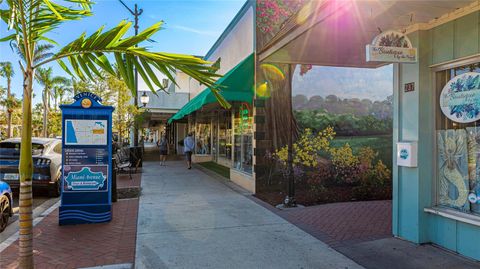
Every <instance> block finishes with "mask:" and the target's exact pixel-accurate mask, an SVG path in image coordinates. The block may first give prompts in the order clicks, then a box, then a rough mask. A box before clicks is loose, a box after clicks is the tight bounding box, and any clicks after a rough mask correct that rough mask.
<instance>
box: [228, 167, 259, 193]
mask: <svg viewBox="0 0 480 269" xmlns="http://www.w3.org/2000/svg"><path fill="white" fill-rule="evenodd" d="M230 180H231V181H232V182H233V183H235V184H237V185H239V186H241V187H242V188H244V189H246V190H248V191H250V192H252V193H255V180H254V179H253V177H252V176H250V175H247V174H245V173H242V172H239V171H237V170H235V169H233V168H230Z"/></svg>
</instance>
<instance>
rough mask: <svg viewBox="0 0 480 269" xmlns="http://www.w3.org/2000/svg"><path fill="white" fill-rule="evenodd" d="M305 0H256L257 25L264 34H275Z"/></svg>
mask: <svg viewBox="0 0 480 269" xmlns="http://www.w3.org/2000/svg"><path fill="white" fill-rule="evenodd" d="M304 2H305V0H295V1H292V0H258V1H257V27H258V29H259V30H260V32H262V33H264V34H272V35H274V34H276V33H277V32H278V31H279V30H280V29H281V28H282V27H283V24H284V23H285V21H287V19H288V18H290V16H292V15H293V14H294V13H295V12H297V11H298V9H299V8H300V7H301V6H302V4H303V3H304Z"/></svg>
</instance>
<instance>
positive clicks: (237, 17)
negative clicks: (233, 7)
mask: <svg viewBox="0 0 480 269" xmlns="http://www.w3.org/2000/svg"><path fill="white" fill-rule="evenodd" d="M254 4H255V0H247V1H246V2H245V4H243V6H242V8H241V9H240V10H239V11H238V13H237V15H235V17H234V18H233V20H232V21H231V22H230V23H229V24H228V26H227V28H225V30H224V31H223V33H222V34H221V35H220V37H219V38H218V39H217V41H215V43H214V44H213V46H212V47H211V48H210V49H209V50H208V52H207V54H205V57H204V59H208V57H210V56H212V54H213V52H214V51H215V50H216V49H217V48H218V47H219V46H220V44H221V43H222V41H223V40H225V38H226V37H227V36H228V34H230V32H231V31H232V30H233V28H234V27H235V26H236V25H237V23H238V22H239V21H240V19H241V18H242V17H243V15H245V13H246V12H247V10H248V9H249V8H250V7H253V6H254Z"/></svg>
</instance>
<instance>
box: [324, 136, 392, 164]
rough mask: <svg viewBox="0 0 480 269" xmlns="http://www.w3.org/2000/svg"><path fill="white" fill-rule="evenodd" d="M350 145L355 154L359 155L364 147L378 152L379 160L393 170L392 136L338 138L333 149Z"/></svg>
mask: <svg viewBox="0 0 480 269" xmlns="http://www.w3.org/2000/svg"><path fill="white" fill-rule="evenodd" d="M345 143H348V144H349V145H350V147H351V148H352V150H353V154H357V152H358V150H359V149H360V148H362V147H370V148H372V149H373V150H374V151H376V152H378V156H377V159H376V160H375V161H377V160H382V162H383V163H384V164H385V165H386V166H387V167H388V168H389V169H391V168H392V148H393V145H392V143H393V142H392V136H391V135H376V136H338V137H335V139H334V140H333V141H332V142H331V146H332V147H341V146H343V145H344V144H345Z"/></svg>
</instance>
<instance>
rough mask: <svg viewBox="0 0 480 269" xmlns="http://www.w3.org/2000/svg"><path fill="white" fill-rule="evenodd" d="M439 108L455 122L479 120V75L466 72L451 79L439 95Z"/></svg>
mask: <svg viewBox="0 0 480 269" xmlns="http://www.w3.org/2000/svg"><path fill="white" fill-rule="evenodd" d="M440 108H441V109H442V112H443V114H444V115H445V116H446V117H447V118H449V119H450V120H452V121H455V122H459V123H469V122H474V121H477V120H478V119H480V73H474V72H468V73H465V74H461V75H458V76H456V77H454V78H452V79H451V80H450V81H449V82H448V83H447V84H446V85H445V87H443V90H442V93H441V94H440Z"/></svg>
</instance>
